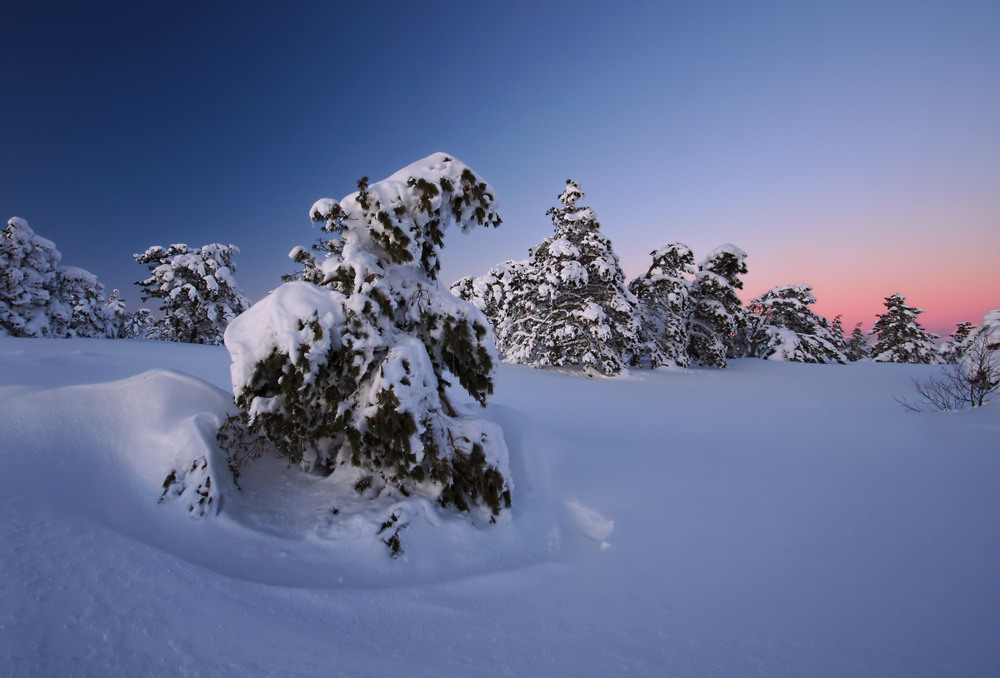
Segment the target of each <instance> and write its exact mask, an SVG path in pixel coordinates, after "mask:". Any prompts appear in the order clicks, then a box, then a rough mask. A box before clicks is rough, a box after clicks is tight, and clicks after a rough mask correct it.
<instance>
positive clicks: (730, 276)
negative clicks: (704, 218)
mask: <svg viewBox="0 0 1000 678" xmlns="http://www.w3.org/2000/svg"><path fill="white" fill-rule="evenodd" d="M746 257H747V254H746V252H744V251H743V250H741V249H740V248H739V247H736V246H735V245H729V244H726V245H722V246H720V247H717V248H716V249H714V250H712V251H711V252H710V253H709V254H708V256H707V257H705V260H704V261H702V262H701V264H699V265H698V273H697V275H696V276H695V279H694V282H693V283H692V285H691V312H690V314H689V315H688V356H689V357H690V358H691V360H692V361H693V362H694V363H695V364H697V365H703V366H706V367H725V366H726V354H727V352H728V346H729V344H730V342H731V341H732V338H733V335H734V333H735V332H736V330H737V329H738V327H737V318H738V317H739V316H740V314H741V313H742V304H741V302H740V299H739V297H737V296H736V290H741V289H743V281H742V280H740V278H739V277H740V276H741V275H745V274H746V272H747V265H746Z"/></svg>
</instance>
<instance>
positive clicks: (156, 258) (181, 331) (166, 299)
mask: <svg viewBox="0 0 1000 678" xmlns="http://www.w3.org/2000/svg"><path fill="white" fill-rule="evenodd" d="M237 252H239V248H237V247H236V246H235V245H221V244H219V243H213V244H211V245H205V246H203V247H200V248H198V249H189V248H188V246H187V245H185V244H176V245H171V246H170V247H168V248H166V249H164V248H163V247H159V246H155V247H150V248H149V249H148V250H146V251H145V252H144V253H143V254H133V255H132V256H133V257H134V258H135V260H136V261H137V262H139V263H140V264H143V265H145V266H147V267H148V268H149V271H150V276H149V277H148V278H147V279H145V280H142V281H140V282H137V283H136V284H137V285H139V286H140V287H142V300H143V301H147V300H149V299H160V300H161V301H160V310H161V311H163V313H164V315H163V318H161V319H159V320H157V321H155V322H154V323H153V324H152V326H151V327H150V328H149V332H148V336H149V337H150V338H151V339H163V340H165V341H178V342H185V343H189V344H212V345H217V344H221V343H222V336H223V333H224V332H225V331H226V327H227V326H228V325H229V323H230V322H232V320H233V318H235V317H236V316H238V315H239V314H240V313H242V312H243V311H245V310H246V309H247V308H249V306H250V301H249V300H248V299H247V298H246V296H245V295H244V294H243V292H241V291H240V289H239V287H237V285H236V279H235V278H234V276H233V274H234V273H235V271H236V266H235V264H234V263H233V257H234V255H235V254H236V253H237Z"/></svg>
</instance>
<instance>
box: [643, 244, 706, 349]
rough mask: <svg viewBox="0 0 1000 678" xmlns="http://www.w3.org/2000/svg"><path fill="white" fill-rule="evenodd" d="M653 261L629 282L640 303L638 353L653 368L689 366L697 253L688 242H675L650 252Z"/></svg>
mask: <svg viewBox="0 0 1000 678" xmlns="http://www.w3.org/2000/svg"><path fill="white" fill-rule="evenodd" d="M650 255H651V256H652V257H653V263H652V265H651V266H650V267H649V270H648V271H646V274H645V275H643V276H640V277H638V278H636V279H634V280H633V281H632V282H630V283H629V286H628V288H629V291H630V292H632V294H634V295H635V297H636V299H637V300H638V302H639V320H640V332H639V348H638V352H637V356H642V357H645V358H647V359H649V361H650V363H651V366H652V367H658V366H661V365H671V366H677V367H687V366H688V364H689V359H688V355H687V346H688V333H687V316H688V310H689V305H690V289H691V282H690V281H689V280H688V279H687V278H686V277H685V276H687V275H692V274H694V272H695V271H694V254H693V253H692V252H691V250H690V248H688V247H687V245H684V244H682V243H672V244H670V245H667V246H666V247H664V248H662V249H659V250H654V251H652V252H650Z"/></svg>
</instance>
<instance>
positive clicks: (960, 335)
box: [938, 322, 975, 363]
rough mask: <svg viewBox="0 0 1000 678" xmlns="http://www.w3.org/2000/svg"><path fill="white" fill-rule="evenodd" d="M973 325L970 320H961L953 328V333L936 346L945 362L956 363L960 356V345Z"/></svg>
mask: <svg viewBox="0 0 1000 678" xmlns="http://www.w3.org/2000/svg"><path fill="white" fill-rule="evenodd" d="M974 327H975V325H973V324H972V323H970V322H961V323H959V324H958V327H956V328H955V332H954V334H952V335H951V337H949V338H948V339H947V340H946V341H944V342H942V344H941V346H940V347H938V352H939V353H940V354H941V359H942V360H944V362H946V363H957V362H958V361H959V360H960V359H961V358H962V346H963V342H964V341H965V339H966V338H967V337H968V336H969V333H970V332H971V331H972V329H973V328H974Z"/></svg>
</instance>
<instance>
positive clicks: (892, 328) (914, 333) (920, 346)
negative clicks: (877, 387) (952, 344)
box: [871, 294, 941, 364]
mask: <svg viewBox="0 0 1000 678" xmlns="http://www.w3.org/2000/svg"><path fill="white" fill-rule="evenodd" d="M885 308H886V312H885V313H883V314H881V315H879V316H878V322H876V323H875V326H874V327H873V328H872V331H871V334H872V335H873V336H876V337H877V340H876V342H875V347H874V348H873V349H872V354H873V356H874V360H875V362H880V363H922V364H933V363H939V362H941V357H940V355H939V354H938V351H937V348H936V347H935V346H934V340H935V339H937V335H936V334H931V333H930V332H927V331H926V330H925V329H924V328H923V327H922V326H921V325H920V323H919V322H918V321H917V316H918V315H919V314H921V313H923V312H924V311H923V309H920V308H914V307H912V306H907V305H906V298H905V297H904V296H903V295H901V294H893V295H891V296H888V297H886V298H885Z"/></svg>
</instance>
